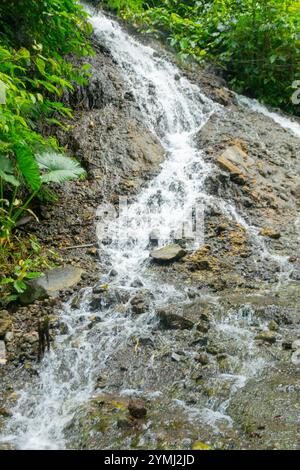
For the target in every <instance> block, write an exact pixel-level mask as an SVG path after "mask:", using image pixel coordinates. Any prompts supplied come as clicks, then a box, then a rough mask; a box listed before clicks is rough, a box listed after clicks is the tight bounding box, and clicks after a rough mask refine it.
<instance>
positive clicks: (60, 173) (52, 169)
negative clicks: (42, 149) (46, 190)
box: [36, 153, 85, 183]
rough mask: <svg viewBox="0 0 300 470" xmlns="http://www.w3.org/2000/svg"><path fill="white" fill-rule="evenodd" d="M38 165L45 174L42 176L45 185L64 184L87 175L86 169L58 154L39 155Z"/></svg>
mask: <svg viewBox="0 0 300 470" xmlns="http://www.w3.org/2000/svg"><path fill="white" fill-rule="evenodd" d="M36 160H37V163H38V165H39V167H40V168H41V169H42V170H45V173H44V174H43V175H42V181H43V182H44V183H63V182H64V181H67V180H71V179H77V178H79V177H81V176H83V175H84V174H85V171H84V169H83V168H82V167H81V166H80V164H79V163H78V162H76V161H75V160H73V159H72V158H69V157H66V156H63V155H60V154H57V153H44V154H42V155H37V157H36Z"/></svg>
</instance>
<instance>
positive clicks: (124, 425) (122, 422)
mask: <svg viewBox="0 0 300 470" xmlns="http://www.w3.org/2000/svg"><path fill="white" fill-rule="evenodd" d="M117 427H118V428H119V429H124V430H127V429H132V428H133V427H134V423H133V422H132V421H130V420H129V419H127V418H122V419H118V421H117Z"/></svg>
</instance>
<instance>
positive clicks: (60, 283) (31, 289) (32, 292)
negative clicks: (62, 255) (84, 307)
mask: <svg viewBox="0 0 300 470" xmlns="http://www.w3.org/2000/svg"><path fill="white" fill-rule="evenodd" d="M83 273H84V271H83V270H82V269H81V268H76V267H74V266H65V267H63V268H57V269H51V270H48V271H46V272H45V273H44V274H43V275H42V276H41V277H40V278H38V279H33V280H31V281H28V282H27V289H26V291H25V292H24V293H23V294H22V295H21V296H20V302H21V303H22V304H23V305H28V304H31V303H32V302H34V301H35V300H42V299H46V298H47V297H56V296H57V295H58V293H59V292H60V291H61V290H64V289H68V288H70V287H73V286H75V285H76V284H78V282H79V281H80V280H81V276H82V274H83Z"/></svg>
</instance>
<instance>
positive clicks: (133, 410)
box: [128, 400, 147, 419]
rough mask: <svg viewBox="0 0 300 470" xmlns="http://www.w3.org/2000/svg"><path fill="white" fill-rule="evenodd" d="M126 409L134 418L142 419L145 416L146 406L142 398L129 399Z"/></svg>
mask: <svg viewBox="0 0 300 470" xmlns="http://www.w3.org/2000/svg"><path fill="white" fill-rule="evenodd" d="M128 411H129V413H130V415H131V416H132V417H133V418H136V419H142V418H145V417H146V416H147V408H146V406H145V403H144V402H143V401H142V400H130V402H129V404H128Z"/></svg>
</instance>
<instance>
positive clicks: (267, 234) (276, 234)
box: [259, 228, 281, 240]
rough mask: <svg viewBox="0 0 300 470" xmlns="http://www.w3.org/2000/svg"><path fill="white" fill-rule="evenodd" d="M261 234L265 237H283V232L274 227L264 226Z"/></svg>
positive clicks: (274, 238) (275, 238) (277, 238)
mask: <svg viewBox="0 0 300 470" xmlns="http://www.w3.org/2000/svg"><path fill="white" fill-rule="evenodd" d="M259 234H260V235H261V236H263V237H268V238H272V239H273V240H279V238H280V237H281V234H280V233H279V232H276V230H273V229H272V228H263V229H262V230H261V231H260V232H259Z"/></svg>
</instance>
